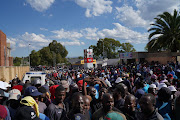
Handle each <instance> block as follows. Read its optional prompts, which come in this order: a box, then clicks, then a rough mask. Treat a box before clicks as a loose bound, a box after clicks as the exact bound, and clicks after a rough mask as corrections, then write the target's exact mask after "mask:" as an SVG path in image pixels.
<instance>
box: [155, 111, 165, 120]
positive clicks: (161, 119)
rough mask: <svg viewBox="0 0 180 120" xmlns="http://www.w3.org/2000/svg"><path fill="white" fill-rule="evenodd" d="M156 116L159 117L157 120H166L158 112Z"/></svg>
mask: <svg viewBox="0 0 180 120" xmlns="http://www.w3.org/2000/svg"><path fill="white" fill-rule="evenodd" d="M156 115H157V120H164V118H163V117H162V116H161V115H160V114H159V113H158V112H156Z"/></svg>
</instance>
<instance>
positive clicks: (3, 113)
mask: <svg viewBox="0 0 180 120" xmlns="http://www.w3.org/2000/svg"><path fill="white" fill-rule="evenodd" d="M7 115H8V114H7V110H6V108H5V107H4V106H3V105H0V120H5V118H6V117H7Z"/></svg>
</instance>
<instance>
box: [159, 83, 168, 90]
mask: <svg viewBox="0 0 180 120" xmlns="http://www.w3.org/2000/svg"><path fill="white" fill-rule="evenodd" d="M162 87H167V85H166V84H165V83H159V85H158V90H160V89H161V88H162Z"/></svg>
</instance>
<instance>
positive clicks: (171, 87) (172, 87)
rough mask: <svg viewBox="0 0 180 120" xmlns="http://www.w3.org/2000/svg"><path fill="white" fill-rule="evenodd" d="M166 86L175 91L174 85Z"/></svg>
mask: <svg viewBox="0 0 180 120" xmlns="http://www.w3.org/2000/svg"><path fill="white" fill-rule="evenodd" d="M168 88H169V89H170V90H171V91H172V92H173V91H177V90H176V88H175V87H174V86H172V85H171V86H168Z"/></svg>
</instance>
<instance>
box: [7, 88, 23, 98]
mask: <svg viewBox="0 0 180 120" xmlns="http://www.w3.org/2000/svg"><path fill="white" fill-rule="evenodd" d="M20 97H21V92H20V91H19V90H18V89H12V90H11V91H9V98H8V100H12V99H13V100H19V98H20Z"/></svg>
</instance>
